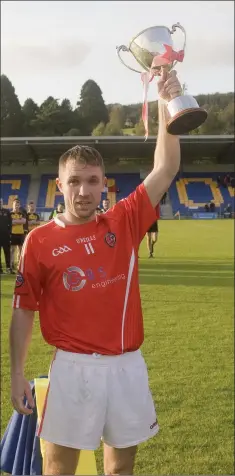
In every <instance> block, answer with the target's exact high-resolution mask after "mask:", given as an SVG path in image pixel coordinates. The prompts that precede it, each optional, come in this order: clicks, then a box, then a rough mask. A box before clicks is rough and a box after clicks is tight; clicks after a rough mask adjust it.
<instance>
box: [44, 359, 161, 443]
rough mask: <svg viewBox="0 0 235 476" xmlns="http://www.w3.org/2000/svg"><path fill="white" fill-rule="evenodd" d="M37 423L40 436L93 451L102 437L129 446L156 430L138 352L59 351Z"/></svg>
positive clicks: (110, 441)
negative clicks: (112, 353)
mask: <svg viewBox="0 0 235 476" xmlns="http://www.w3.org/2000/svg"><path fill="white" fill-rule="evenodd" d="M43 413H44V416H43V420H42V422H41V425H40V426H41V428H40V435H39V436H40V438H42V439H44V440H46V441H49V442H51V443H55V444H58V445H61V446H67V447H70V448H77V449H81V450H83V449H84V450H95V449H96V448H97V447H99V446H100V440H101V438H102V440H103V441H104V443H107V444H108V445H109V446H112V447H115V448H127V447H130V446H135V445H137V444H138V443H141V442H143V441H146V440H148V439H149V438H151V437H152V436H154V435H156V433H158V430H159V426H158V421H157V417H156V413H155V409H154V404H153V399H152V396H151V393H150V390H149V383H148V372H147V367H146V364H145V361H144V359H143V357H142V355H141V352H140V351H139V350H138V351H136V352H128V353H126V354H122V355H119V356H101V355H99V354H93V355H84V354H76V353H75V354H74V353H70V352H64V351H62V350H58V351H57V353H56V358H55V360H54V362H53V364H52V367H51V372H50V384H49V390H48V395H47V399H46V403H45V408H44V412H43Z"/></svg>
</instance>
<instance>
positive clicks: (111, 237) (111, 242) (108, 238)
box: [104, 231, 117, 248]
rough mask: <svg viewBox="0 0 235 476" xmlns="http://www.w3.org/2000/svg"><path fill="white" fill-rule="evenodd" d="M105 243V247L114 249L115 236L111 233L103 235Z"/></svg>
mask: <svg viewBox="0 0 235 476" xmlns="http://www.w3.org/2000/svg"><path fill="white" fill-rule="evenodd" d="M104 240H105V243H107V245H109V246H110V248H114V246H115V245H116V241H117V240H116V235H114V233H111V232H110V231H109V232H108V233H107V235H105V238H104Z"/></svg>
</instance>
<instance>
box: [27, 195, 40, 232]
mask: <svg viewBox="0 0 235 476" xmlns="http://www.w3.org/2000/svg"><path fill="white" fill-rule="evenodd" d="M27 224H28V226H27V230H28V231H31V230H33V229H34V228H36V227H37V226H39V225H40V216H39V215H38V214H37V213H36V210H35V205H34V202H33V201H31V202H29V204H28V210H27Z"/></svg>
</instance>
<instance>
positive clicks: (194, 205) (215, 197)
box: [1, 172, 234, 220]
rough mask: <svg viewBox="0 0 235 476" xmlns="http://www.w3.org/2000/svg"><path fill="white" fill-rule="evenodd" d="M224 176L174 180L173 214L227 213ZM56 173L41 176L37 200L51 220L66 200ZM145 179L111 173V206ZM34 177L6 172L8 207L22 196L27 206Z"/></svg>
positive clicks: (230, 193)
mask: <svg viewBox="0 0 235 476" xmlns="http://www.w3.org/2000/svg"><path fill="white" fill-rule="evenodd" d="M218 175H221V176H223V172H220V173H218V172H216V173H214V174H213V173H211V172H210V173H189V172H188V173H186V172H185V173H183V174H180V175H179V176H178V177H177V178H176V179H175V180H174V182H173V184H172V185H171V187H170V189H169V198H170V204H171V207H172V212H173V215H174V214H175V213H176V212H180V214H181V215H182V216H190V215H192V214H193V213H194V212H195V211H197V212H199V213H203V212H205V205H206V203H211V202H212V201H213V202H214V204H215V212H216V213H217V214H219V215H221V214H222V213H223V210H224V208H225V207H226V206H227V204H228V203H231V204H232V206H233V202H234V188H233V187H232V186H228V187H224V186H222V185H221V186H219V187H218V186H217V176H218ZM55 178H56V175H55V174H43V175H41V177H40V178H39V181H40V186H39V193H38V197H37V199H36V205H37V212H38V213H40V215H41V217H42V219H45V220H46V219H48V216H49V214H50V212H51V211H52V210H53V209H55V208H56V206H57V204H58V203H60V202H62V201H63V197H62V194H61V193H60V192H59V190H58V188H57V186H56V183H55ZM140 182H141V179H140V174H139V173H128V174H123V173H116V174H107V192H104V193H103V194H102V199H101V202H102V200H103V198H105V197H106V196H107V197H108V198H109V200H110V204H111V206H112V205H114V204H115V203H116V201H119V200H121V199H122V198H124V197H126V196H127V195H129V193H131V192H132V191H133V190H134V189H135V188H136V187H137V186H138V185H139V184H140ZM30 183H31V176H30V175H21V174H18V175H10V174H9V175H2V176H1V196H2V198H3V202H4V206H6V207H7V208H11V207H12V201H13V199H14V198H15V197H18V198H19V199H20V201H21V204H22V206H25V205H26V203H27V201H28V200H29V198H32V197H31V196H30V197H29V191H30Z"/></svg>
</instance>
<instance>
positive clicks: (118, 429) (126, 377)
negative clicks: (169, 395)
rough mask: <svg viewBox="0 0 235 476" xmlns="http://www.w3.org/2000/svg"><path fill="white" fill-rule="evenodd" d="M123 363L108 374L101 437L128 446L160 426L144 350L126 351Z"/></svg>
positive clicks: (144, 438)
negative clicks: (106, 399) (142, 351)
mask: <svg viewBox="0 0 235 476" xmlns="http://www.w3.org/2000/svg"><path fill="white" fill-rule="evenodd" d="M121 362H122V365H121V366H120V367H119V366H118V367H117V369H116V370H113V372H112V374H111V375H110V376H109V387H108V406H107V412H106V422H105V426H104V431H103V436H102V439H103V442H104V443H105V444H106V445H108V446H110V447H113V448H118V449H126V448H127V449H128V448H130V447H134V446H137V445H138V444H139V443H142V442H144V441H146V440H148V439H149V438H151V437H153V436H154V435H156V433H157V432H158V430H159V427H158V422H157V417H156V412H155V408H154V402H153V399H152V395H151V392H150V389H149V382H148V372H147V368H146V364H145V362H144V359H143V357H142V355H141V353H140V352H133V353H130V354H129V355H128V353H127V354H124V355H123V359H122V360H121Z"/></svg>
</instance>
